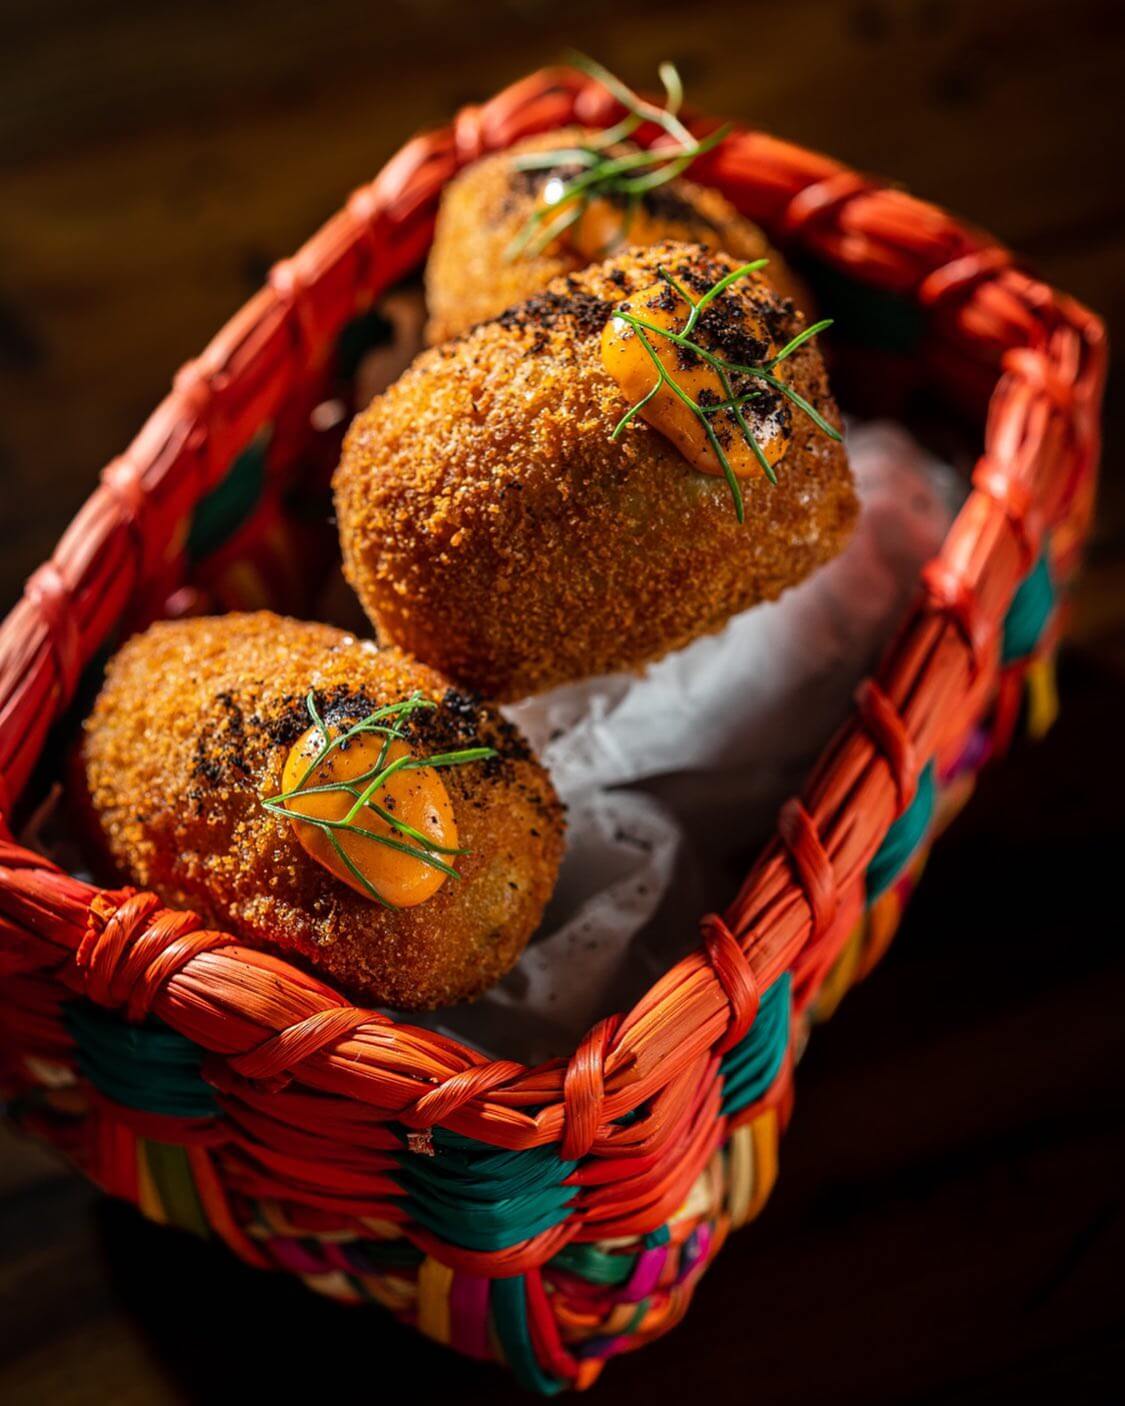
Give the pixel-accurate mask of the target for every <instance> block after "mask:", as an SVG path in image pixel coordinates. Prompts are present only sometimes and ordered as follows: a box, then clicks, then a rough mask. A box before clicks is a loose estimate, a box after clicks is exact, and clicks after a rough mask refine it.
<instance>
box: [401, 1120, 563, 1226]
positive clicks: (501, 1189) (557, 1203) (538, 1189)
mask: <svg viewBox="0 0 1125 1406" xmlns="http://www.w3.org/2000/svg"><path fill="white" fill-rule="evenodd" d="M433 1148H434V1155H433V1157H421V1156H418V1155H417V1154H416V1153H403V1154H402V1155H401V1156H400V1159H399V1172H398V1175H397V1180H398V1182H399V1185H400V1186H401V1187H402V1189H403V1191H404V1192H405V1193H406V1196H407V1204H408V1207H409V1210H410V1213H411V1215H412V1216H413V1218H414V1219H415V1220H416V1221H417V1222H418V1223H419V1224H420V1225H423V1226H425V1227H426V1229H427V1230H430V1231H432V1232H433V1233H434V1234H436V1235H440V1236H441V1237H442V1238H443V1239H445V1240H448V1241H450V1242H451V1243H452V1244H455V1245H459V1246H461V1247H462V1248H463V1249H467V1250H500V1249H504V1248H505V1247H506V1246H508V1245H515V1244H518V1243H519V1242H520V1241H521V1240H527V1239H530V1238H531V1236H533V1235H538V1234H539V1233H540V1232H542V1231H544V1230H549V1229H550V1228H551V1227H552V1226H554V1225H558V1224H559V1223H560V1222H561V1221H564V1220H566V1218H567V1215H568V1213H569V1209H570V1204H571V1202H572V1200H573V1198H574V1192H573V1189H572V1188H570V1187H568V1186H564V1185H563V1183H564V1182H565V1180H566V1178H567V1177H568V1176H570V1174H571V1173H572V1172H573V1171H574V1169H575V1167H576V1166H577V1165H578V1164H577V1163H576V1162H564V1161H563V1160H562V1159H561V1158H560V1157H559V1155H558V1153H557V1152H556V1151H555V1149H554V1148H553V1147H536V1148H530V1149H526V1150H524V1151H519V1152H511V1151H506V1150H503V1149H498V1148H495V1147H491V1146H489V1145H488V1144H487V1143H483V1142H477V1141H475V1140H474V1139H473V1138H467V1137H462V1136H460V1135H459V1134H457V1133H451V1132H448V1131H447V1130H446V1129H444V1128H435V1129H434V1132H433Z"/></svg>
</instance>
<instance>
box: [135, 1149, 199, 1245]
mask: <svg viewBox="0 0 1125 1406" xmlns="http://www.w3.org/2000/svg"><path fill="white" fill-rule="evenodd" d="M142 1145H143V1148H144V1156H145V1160H146V1161H147V1162H148V1170H149V1173H150V1175H151V1176H152V1182H153V1186H154V1187H155V1188H156V1194H157V1196H158V1197H159V1198H160V1204H161V1206H162V1207H163V1208H164V1215H165V1218H166V1219H167V1221H168V1224H169V1225H175V1226H178V1227H179V1228H180V1229H181V1230H190V1231H191V1232H192V1233H193V1234H194V1235H201V1236H203V1238H204V1239H206V1238H208V1237H209V1236H210V1234H211V1227H210V1226H209V1225H208V1223H207V1217H206V1215H205V1214H204V1211H203V1207H202V1206H201V1205H200V1203H199V1195H198V1193H197V1192H196V1189H195V1178H194V1177H193V1176H192V1171H191V1164H190V1163H189V1162H188V1155H187V1149H186V1148H185V1147H177V1146H176V1145H175V1144H174V1143H170V1142H153V1141H151V1140H148V1139H145V1140H143V1143H142Z"/></svg>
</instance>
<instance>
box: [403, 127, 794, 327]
mask: <svg viewBox="0 0 1125 1406" xmlns="http://www.w3.org/2000/svg"><path fill="white" fill-rule="evenodd" d="M596 135H597V134H596V133H593V132H590V131H587V130H585V129H583V128H581V127H574V128H564V129H563V130H561V131H556V132H549V133H546V134H544V135H540V136H535V137H529V138H528V139H527V140H526V141H523V142H519V143H517V144H516V145H515V146H513V147H512V148H511V149H510V150H509V151H504V152H497V153H495V154H493V155H491V156H486V157H483V158H482V159H481V160H480V161H476V162H474V163H473V164H472V165H471V166H468V167H466V168H465V170H464V171H462V172H461V173H460V175H458V176H457V177H456V178H455V179H454V180H453V181H451V182H450V183H449V185H448V186H447V187H446V188H445V192H444V194H443V195H442V201H441V207H440V210H439V213H438V219H437V227H436V229H435V232H434V242H433V247H432V249H431V251H430V258H429V262H428V264H427V266H426V300H427V303H428V305H429V312H430V320H429V325H428V328H427V333H426V336H427V340H428V341H429V342H430V344H431V345H433V344H435V343H438V342H444V341H446V340H448V338H450V337H453V336H456V335H457V334H458V333H460V332H465V331H467V330H468V329H469V328H470V327H472V326H474V325H475V324H476V323H478V322H483V321H484V320H485V319H486V318H490V317H495V316H497V314H498V313H501V312H503V311H504V309H505V308H510V307H513V306H514V305H515V304H516V303H522V302H524V301H525V300H526V299H528V298H530V297H531V296H532V295H533V294H535V293H541V292H542V291H543V289H545V288H546V287H547V285H548V284H549V283H550V282H551V281H552V280H553V279H555V278H558V277H560V276H561V275H563V274H568V273H574V272H576V271H577V270H578V269H580V268H584V267H585V266H586V265H587V264H589V263H591V262H594V261H596V260H600V259H603V258H605V257H606V256H608V255H609V254H612V253H616V252H619V251H620V249H621V248H623V247H625V246H626V245H629V246H638V245H648V244H656V243H660V242H662V241H663V240H667V239H676V240H682V241H685V242H689V243H697V244H704V245H706V246H707V247H709V248H712V249H722V250H725V251H726V253H728V254H730V255H732V256H733V257H734V258H736V259H737V260H738V261H739V262H740V263H746V262H749V261H750V260H751V259H760V258H768V259H769V261H770V262H769V265H768V267H767V269H766V276H767V278H769V280H770V281H771V282H772V283H773V284H774V286H775V287H776V288H777V289H778V290H779V292H781V293H782V294H784V295H785V296H788V297H791V298H794V299H795V301H796V302H797V303H798V305H799V306H805V307H807V305H808V294H807V291H806V290H805V289H804V288H803V287H802V285H801V284H800V283H799V281H798V280H797V279H796V278H795V277H794V275H793V274H792V272H791V271H790V270H789V269H788V267H787V266H786V264H785V261H784V260H783V259H782V257H781V256H780V255H779V254H778V253H777V251H776V250H773V249H771V248H770V247H769V243H768V241H767V239H766V236H765V235H764V234H763V233H762V231H761V230H760V229H759V228H758V227H757V226H756V225H754V224H752V223H751V222H750V221H749V220H747V219H745V218H743V216H742V215H740V214H739V213H738V211H737V210H736V209H735V208H734V206H733V205H732V204H731V203H730V201H729V200H727V199H726V198H725V197H724V196H722V195H720V194H719V192H718V191H717V190H713V189H710V188H708V187H706V186H699V185H696V184H695V183H694V182H692V181H689V180H685V179H683V178H682V177H681V178H678V179H674V180H671V181H668V182H666V183H665V184H664V185H659V186H655V187H653V188H652V189H651V190H649V191H646V192H645V193H644V195H643V196H640V197H638V198H637V199H636V201H635V202H634V204H633V206H632V207H631V208H629V207H626V205H625V203H624V201H623V200H622V199H621V198H614V199H612V200H610V199H603V200H602V201H601V202H599V214H600V216H601V218H599V220H598V222H597V224H598V228H599V230H600V231H601V234H602V236H603V237H602V238H600V239H599V240H598V241H597V242H598V243H599V244H600V245H601V247H599V248H594V249H590V248H589V247H584V246H583V245H582V244H581V243H579V244H578V245H577V247H576V244H575V243H574V242H573V241H572V239H571V238H570V237H569V236H566V235H564V236H562V237H560V238H558V239H554V240H552V241H551V242H550V243H549V244H548V246H547V247H546V248H545V249H543V250H542V251H539V252H536V250H535V248H534V241H530V242H528V244H526V245H525V247H524V248H523V249H522V250H519V251H518V252H517V246H518V245H519V244H520V241H521V237H522V235H523V233H524V231H525V230H526V228H527V222H528V220H529V219H530V218H531V217H532V215H534V213H535V212H536V210H537V208H542V206H541V202H542V200H543V198H544V192H545V191H547V190H549V188H550V183H551V182H552V180H554V181H558V180H560V179H562V180H565V179H566V178H567V177H568V176H570V175H573V174H575V169H576V168H575V169H570V168H567V167H566V166H560V167H558V168H549V169H546V170H533V171H523V170H520V169H519V167H518V165H517V164H516V163H517V162H518V159H519V157H520V156H526V155H529V154H531V153H536V152H547V151H554V150H558V149H563V148H566V147H574V146H577V145H580V144H581V143H582V142H583V141H589V140H590V139H591V138H592V137H594V136H596ZM630 149H632V148H630V147H629V146H628V144H621V146H620V150H622V151H624V150H630ZM615 150H616V148H615ZM544 223H546V222H544ZM580 228H584V229H585V228H586V227H585V226H580Z"/></svg>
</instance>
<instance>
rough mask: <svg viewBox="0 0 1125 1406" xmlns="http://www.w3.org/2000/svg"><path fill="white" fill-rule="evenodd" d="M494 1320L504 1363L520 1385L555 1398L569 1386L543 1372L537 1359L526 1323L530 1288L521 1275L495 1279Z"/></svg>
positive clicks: (491, 1295) (492, 1302) (493, 1282)
mask: <svg viewBox="0 0 1125 1406" xmlns="http://www.w3.org/2000/svg"><path fill="white" fill-rule="evenodd" d="M490 1302H491V1305H492V1321H493V1323H494V1324H495V1325H496V1333H497V1336H498V1337H499V1339H500V1345H501V1347H502V1348H503V1349H504V1360H505V1361H506V1362H507V1364H508V1366H509V1367H511V1369H512V1371H513V1372H514V1373H515V1375H516V1378H517V1380H518V1381H519V1383H520V1385H521V1386H525V1387H528V1388H530V1389H531V1390H532V1391H537V1392H539V1393H540V1395H541V1396H555V1395H557V1393H558V1392H560V1391H562V1390H563V1388H564V1387H565V1386H566V1383H565V1382H561V1381H559V1379H558V1378H557V1377H552V1376H550V1375H549V1374H548V1373H546V1372H544V1370H543V1368H542V1367H541V1366H540V1365H539V1360H538V1358H537V1357H536V1356H535V1346H534V1344H533V1343H532V1341H531V1330H530V1328H529V1327H528V1322H527V1289H526V1286H525V1285H524V1278H523V1275H522V1274H517V1275H514V1276H512V1278H510V1279H494V1280H493V1281H492V1289H491V1293H490Z"/></svg>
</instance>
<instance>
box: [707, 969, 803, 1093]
mask: <svg viewBox="0 0 1125 1406" xmlns="http://www.w3.org/2000/svg"><path fill="white" fill-rule="evenodd" d="M790 987H791V982H790V979H789V973H788V972H783V973H782V975H781V976H779V977H778V979H777V980H776V981H775V982H774V983H773V985H772V986H771V987H770V988H769V989H768V990H767V991H766V993H765V994H764V995H763V997H762V1001H761V1005H760V1006H759V1007H758V1014H757V1016H756V1017H755V1018H754V1024H753V1025H752V1026H751V1027H750V1029H749V1030H748V1031H747V1032H746V1034H745V1035H744V1036H743V1038H742V1039H741V1040H740V1041H739V1042H738V1044H737V1045H735V1047H734V1048H733V1049H732V1050H729V1051H728V1052H727V1054H726V1055H724V1056H723V1062H722V1065H721V1066H720V1072H721V1074H722V1077H723V1112H724V1113H725V1114H729V1113H737V1112H738V1110H739V1109H741V1108H747V1107H748V1106H749V1105H750V1104H752V1103H754V1102H756V1101H757V1100H758V1099H760V1098H761V1097H762V1095H763V1094H764V1093H765V1092H766V1091H767V1089H768V1088H769V1087H770V1085H771V1084H772V1083H773V1081H774V1080H775V1079H776V1078H777V1074H778V1071H779V1070H780V1068H781V1066H782V1064H783V1063H784V1060H785V1052H786V1050H787V1049H788V1048H789V1006H790Z"/></svg>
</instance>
